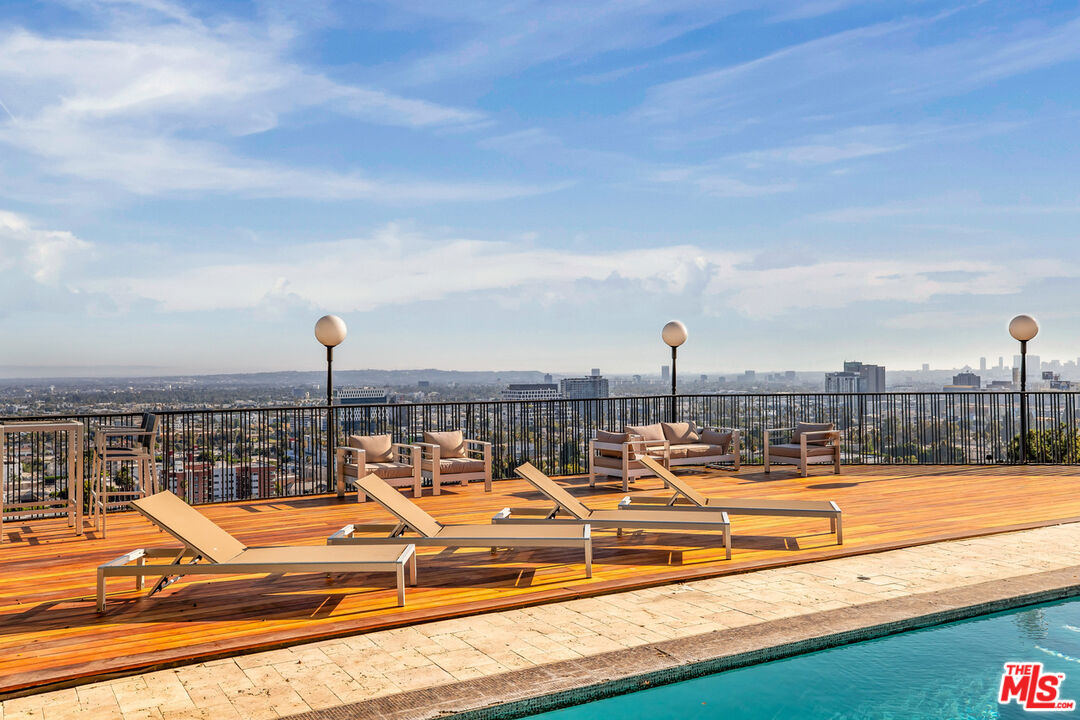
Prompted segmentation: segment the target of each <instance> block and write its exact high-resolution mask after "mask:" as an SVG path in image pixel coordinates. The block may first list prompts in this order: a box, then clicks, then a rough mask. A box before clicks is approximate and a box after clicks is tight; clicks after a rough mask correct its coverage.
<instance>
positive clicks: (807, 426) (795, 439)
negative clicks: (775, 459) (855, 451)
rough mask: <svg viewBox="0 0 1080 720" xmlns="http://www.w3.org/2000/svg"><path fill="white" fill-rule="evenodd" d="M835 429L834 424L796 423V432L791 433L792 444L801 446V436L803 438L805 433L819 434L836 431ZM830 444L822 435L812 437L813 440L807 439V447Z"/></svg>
mask: <svg viewBox="0 0 1080 720" xmlns="http://www.w3.org/2000/svg"><path fill="white" fill-rule="evenodd" d="M835 429H836V425H835V424H834V423H806V422H797V423H795V432H793V433H791V442H792V444H794V445H798V444H799V436H801V435H802V434H803V433H804V432H818V431H820V430H835ZM828 442H829V441H828V440H827V439H826V438H824V437H822V436H820V435H815V436H812V438H807V439H806V444H807V445H825V444H827V443H828Z"/></svg>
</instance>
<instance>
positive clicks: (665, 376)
mask: <svg viewBox="0 0 1080 720" xmlns="http://www.w3.org/2000/svg"><path fill="white" fill-rule="evenodd" d="M660 379H661V380H670V379H671V366H669V365H661V366H660Z"/></svg>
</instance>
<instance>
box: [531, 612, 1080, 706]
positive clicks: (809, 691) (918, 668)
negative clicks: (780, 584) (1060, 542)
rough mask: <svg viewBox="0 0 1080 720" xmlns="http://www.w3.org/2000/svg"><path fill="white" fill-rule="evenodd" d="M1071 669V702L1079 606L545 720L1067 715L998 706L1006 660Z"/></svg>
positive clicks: (755, 669) (956, 627)
mask: <svg viewBox="0 0 1080 720" xmlns="http://www.w3.org/2000/svg"><path fill="white" fill-rule="evenodd" d="M1012 661H1025V662H1040V663H1042V664H1043V672H1044V673H1050V672H1063V673H1066V677H1065V679H1064V680H1063V681H1062V683H1061V691H1060V697H1061V698H1062V699H1069V700H1080V600H1067V601H1061V602H1056V603H1047V604H1044V605H1035V606H1030V607H1027V608H1024V609H1021V610H1012V611H1009V612H1003V613H998V614H995V615H987V616H983V617H979V618H974V619H971V620H963V621H960V622H955V623H950V624H947V625H939V626H936V627H931V628H926V629H922V630H914V631H911V632H906V633H901V634H898V635H890V636H887V637H882V638H878V639H876V640H867V641H865V642H860V643H855V644H852V645H845V646H842V647H837V648H832V649H829V650H822V651H820V652H815V653H809V654H806V655H799V656H796V657H792V658H787V659H784V660H776V661H773V662H768V663H763V664H760V665H754V666H750V667H745V668H739V669H736V670H728V671H726V672H722V673H717V674H715V675H709V676H706V677H702V678H697V679H694V680H687V681H683V682H678V683H673V684H671V685H664V686H660V687H655V688H651V689H648V690H643V691H640V692H635V693H629V694H627V695H620V696H618V697H613V698H608V699H605V700H598V701H595V702H591V703H586V704H584V705H577V706H574V707H570V708H565V709H563V710H556V711H553V712H548V713H543V714H541V715H534V716H533V717H534V718H536V720H540V719H543V720H586V719H589V720H594V719H598V718H615V719H617V720H661V719H663V718H679V720H695V719H698V720H704V719H705V718H725V720H739V719H743V720H759V719H764V718H769V719H770V720H773V719H781V718H783V719H786V718H799V719H805V720H817V719H824V718H829V719H830V720H848V719H854V718H859V719H879V720H885V719H890V720H892V719H896V720H899V719H901V718H903V719H904V720H923V719H925V718H935V719H937V718H950V719H951V718H964V719H966V718H978V719H980V720H982V719H984V718H1025V717H1026V718H1038V717H1043V718H1047V717H1049V718H1060V717H1078V716H1080V710H1077V711H1073V712H1051V713H1038V712H1032V711H1026V710H1024V709H1023V708H1021V707H1020V706H1019V705H1017V704H1016V703H1010V704H1008V705H999V704H998V702H997V699H998V691H999V688H1000V685H1001V676H1002V672H1003V666H1004V665H1005V663H1006V662H1012Z"/></svg>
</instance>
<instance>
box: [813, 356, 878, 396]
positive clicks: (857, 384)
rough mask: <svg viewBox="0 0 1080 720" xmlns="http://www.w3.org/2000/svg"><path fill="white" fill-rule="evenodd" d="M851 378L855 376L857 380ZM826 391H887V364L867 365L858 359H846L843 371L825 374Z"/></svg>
mask: <svg viewBox="0 0 1080 720" xmlns="http://www.w3.org/2000/svg"><path fill="white" fill-rule="evenodd" d="M851 378H855V380H852V379H851ZM830 388H832V389H830ZM840 388H845V389H840ZM847 388H851V389H847ZM825 391H826V392H865V393H879V392H885V366H884V365H867V364H865V363H861V362H859V361H857V360H845V361H844V370H843V372H838V373H828V374H827V375H826V376H825Z"/></svg>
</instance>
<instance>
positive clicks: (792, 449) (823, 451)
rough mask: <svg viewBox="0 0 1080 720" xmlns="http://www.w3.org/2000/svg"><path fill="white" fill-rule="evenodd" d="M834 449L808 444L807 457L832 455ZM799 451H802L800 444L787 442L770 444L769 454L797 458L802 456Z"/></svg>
mask: <svg viewBox="0 0 1080 720" xmlns="http://www.w3.org/2000/svg"><path fill="white" fill-rule="evenodd" d="M833 450H834V448H831V447H822V446H821V445H807V446H806V456H807V457H818V456H819V455H832V454H833ZM799 451H800V448H799V446H798V445H794V444H792V443H785V444H783V445H770V446H769V454H770V455H777V456H779V457H793V458H797V457H800V455H799Z"/></svg>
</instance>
